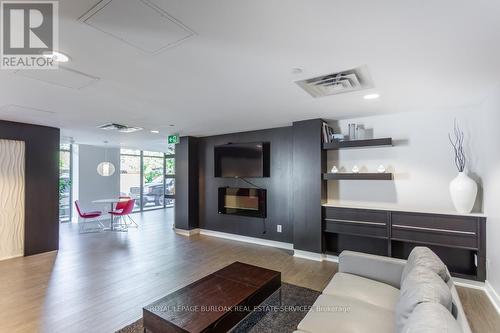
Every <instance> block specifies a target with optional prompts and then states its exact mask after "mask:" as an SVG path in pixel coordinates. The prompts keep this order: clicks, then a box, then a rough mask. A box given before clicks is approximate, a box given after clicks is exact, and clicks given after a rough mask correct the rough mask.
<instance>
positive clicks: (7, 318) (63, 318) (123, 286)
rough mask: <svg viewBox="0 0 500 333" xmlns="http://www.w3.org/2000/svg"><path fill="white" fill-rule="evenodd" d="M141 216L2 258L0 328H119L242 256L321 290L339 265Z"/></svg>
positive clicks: (471, 304) (486, 314)
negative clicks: (47, 248) (45, 249)
mask: <svg viewBox="0 0 500 333" xmlns="http://www.w3.org/2000/svg"><path fill="white" fill-rule="evenodd" d="M134 218H135V219H136V221H137V222H138V223H139V225H140V228H139V229H138V230H134V229H131V230H130V231H129V232H128V233H119V232H115V233H112V232H104V233H97V234H78V230H77V226H75V225H72V224H64V225H62V226H61V232H60V237H61V246H60V250H59V252H52V253H46V254H41V255H37V256H32V257H25V258H17V259H12V260H7V261H3V262H0V332H50V333H57V332H65V333H68V332H69V333H73V332H92V333H99V332H114V331H115V330H117V329H119V328H121V327H123V326H125V325H127V324H129V323H131V322H133V321H135V320H136V319H138V318H140V317H141V315H142V307H143V306H144V305H147V304H149V303H151V302H152V301H154V300H156V299H158V298H161V297H162V296H165V295H167V294H168V293H170V292H172V291H174V290H176V289H178V288H180V287H182V286H185V285H187V284H189V283H191V282H193V281H195V280H197V279H199V278H201V277H203V276H205V275H207V274H209V273H212V272H214V271H216V270H218V269H220V268H222V267H224V266H226V265H228V264H230V263H232V262H234V261H237V260H238V261H242V262H246V263H249V264H254V265H258V266H261V267H265V268H269V269H274V270H279V271H281V273H282V279H283V280H284V281H285V282H288V283H292V284H296V285H299V286H303V287H307V288H311V289H315V290H319V291H321V290H322V289H323V288H324V287H325V286H326V284H327V283H328V281H329V280H330V279H331V277H332V276H333V274H334V273H335V272H336V264H334V263H329V262H323V263H320V262H314V261H310V260H304V259H298V258H294V257H292V256H291V252H290V251H285V250H280V249H275V248H270V247H263V246H258V245H252V244H246V243H240V242H235V241H230V240H223V239H218V238H213V237H208V236H199V235H198V236H192V237H184V236H179V235H176V234H175V233H174V232H173V231H172V220H173V211H172V209H167V210H159V211H152V212H146V213H143V214H136V215H135V216H134ZM481 293H482V292H481V291H478V290H471V289H460V295H461V297H462V299H463V300H464V304H465V307H466V312H467V315H468V317H469V320H470V321H471V326H472V327H473V328H474V330H475V332H477V333H479V332H480V333H483V332H494V328H495V327H500V319H499V316H498V315H497V314H496V313H495V310H494V308H493V307H492V305H491V304H490V303H489V301H488V299H487V297H486V295H485V294H484V293H482V294H481Z"/></svg>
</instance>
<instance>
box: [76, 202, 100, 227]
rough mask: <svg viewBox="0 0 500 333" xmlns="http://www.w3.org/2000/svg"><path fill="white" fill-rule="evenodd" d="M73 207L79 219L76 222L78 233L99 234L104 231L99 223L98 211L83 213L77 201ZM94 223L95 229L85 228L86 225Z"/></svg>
mask: <svg viewBox="0 0 500 333" xmlns="http://www.w3.org/2000/svg"><path fill="white" fill-rule="evenodd" d="M75 207H76V211H77V212H78V215H79V216H80V219H79V220H78V225H79V232H80V233H87V232H99V231H102V230H103V229H104V225H103V224H102V222H101V216H102V212H100V211H90V212H84V211H83V210H82V208H81V206H80V201H79V200H76V201H75ZM95 222H97V227H94V228H86V227H85V225H86V224H89V223H95Z"/></svg>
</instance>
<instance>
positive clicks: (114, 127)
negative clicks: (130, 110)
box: [99, 123, 142, 133]
mask: <svg viewBox="0 0 500 333" xmlns="http://www.w3.org/2000/svg"><path fill="white" fill-rule="evenodd" d="M99 128H100V129H103V130H105V131H118V132H120V133H133V132H138V131H142V128H141V127H132V126H126V125H120V124H114V123H111V124H105V125H102V126H99Z"/></svg>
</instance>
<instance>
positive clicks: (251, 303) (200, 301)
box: [143, 262, 281, 333]
mask: <svg viewBox="0 0 500 333" xmlns="http://www.w3.org/2000/svg"><path fill="white" fill-rule="evenodd" d="M280 287H281V273H280V272H276V271H272V270H269V269H265V268H261V267H257V266H252V265H247V264H244V263H241V262H235V263H233V264H231V265H229V266H226V267H225V268H223V269H221V270H219V271H217V272H215V273H213V274H210V275H208V276H206V277H204V278H202V279H201V280H198V281H196V282H194V283H192V284H190V285H188V286H186V287H184V288H182V289H179V290H177V291H175V292H174V293H172V294H170V295H168V296H166V297H163V298H162V299H160V300H158V301H156V302H154V303H153V304H150V305H148V306H146V307H145V308H144V309H143V321H144V330H145V331H150V332H153V333H167V332H168V333H170V332H190V333H195V332H227V331H228V330H230V329H231V328H233V327H234V326H235V325H236V324H237V323H238V322H240V321H241V320H242V319H243V318H245V317H246V316H247V315H248V314H249V313H251V312H252V310H253V308H254V307H255V306H258V305H260V304H261V303H262V302H263V301H264V300H265V299H266V298H268V297H269V296H271V295H272V294H273V293H274V292H276V291H277V290H278V289H279V288H280Z"/></svg>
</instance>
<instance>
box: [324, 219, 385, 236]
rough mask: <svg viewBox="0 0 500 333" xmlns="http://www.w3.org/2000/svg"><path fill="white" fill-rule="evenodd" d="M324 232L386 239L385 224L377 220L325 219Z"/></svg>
mask: <svg viewBox="0 0 500 333" xmlns="http://www.w3.org/2000/svg"><path fill="white" fill-rule="evenodd" d="M324 221H325V222H324V223H325V224H324V225H325V228H324V231H325V232H329V233H336V234H346V235H357V236H367V237H374V238H385V239H387V238H388V236H387V226H386V224H385V223H379V222H359V221H358V222H356V221H353V222H344V221H338V220H329V219H325V220H324Z"/></svg>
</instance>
